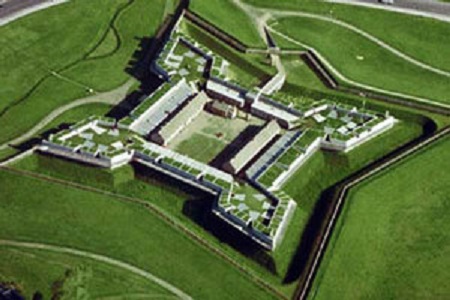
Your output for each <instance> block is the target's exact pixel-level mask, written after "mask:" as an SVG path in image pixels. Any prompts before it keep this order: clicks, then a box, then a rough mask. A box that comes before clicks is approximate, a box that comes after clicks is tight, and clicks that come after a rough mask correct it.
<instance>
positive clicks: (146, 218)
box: [0, 171, 270, 299]
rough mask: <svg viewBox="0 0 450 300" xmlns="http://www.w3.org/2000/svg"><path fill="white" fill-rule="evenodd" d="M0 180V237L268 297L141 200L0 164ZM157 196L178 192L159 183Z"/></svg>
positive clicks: (194, 286)
mask: <svg viewBox="0 0 450 300" xmlns="http://www.w3.org/2000/svg"><path fill="white" fill-rule="evenodd" d="M0 184H1V186H2V197H1V201H0V226H1V228H2V230H1V233H0V238H3V239H20V240H24V241H36V242H43V243H50V244H55V245H62V246H67V247H73V248H77V249H80V250H86V251H90V252H96V253H99V254H102V255H106V256H110V257H113V258H117V259H120V260H123V261H126V262H128V263H131V264H134V265H136V266H139V267H140V268H143V269H145V270H149V271H151V272H152V273H153V274H155V275H157V276H159V277H160V278H162V279H164V280H167V281H168V282H170V283H172V284H174V285H175V286H177V287H179V288H180V289H182V290H183V291H186V292H187V293H188V294H190V295H191V296H192V297H194V298H196V299H228V298H230V299H235V298H236V295H239V296H240V297H244V298H252V297H256V298H257V299H267V298H270V296H269V295H268V294H266V293H265V292H263V291H262V290H261V289H260V288H259V287H258V286H256V285H255V284H253V283H251V282H250V281H249V280H248V278H247V277H246V276H244V275H241V273H239V272H238V271H237V270H236V269H235V268H234V267H232V266H230V265H229V264H228V263H226V262H225V261H223V260H222V259H220V258H218V257H217V256H216V255H215V254H212V253H211V252H209V251H207V250H205V249H204V248H203V247H201V246H199V245H198V244H197V243H195V242H193V241H192V240H190V239H188V238H187V237H186V236H185V235H184V234H182V233H181V232H178V231H177V230H175V229H174V228H172V227H171V226H169V225H167V224H166V223H165V222H163V221H161V220H160V219H159V218H158V217H156V216H155V215H153V214H152V213H150V212H149V211H147V210H146V209H144V208H143V207H142V206H141V205H134V204H130V203H124V202H120V201H117V200H115V199H114V198H111V197H108V196H103V195H101V194H96V193H92V192H88V191H83V190H78V189H73V188H68V187H65V186H63V185H60V184H54V183H49V182H45V181H41V180H37V179H31V178H28V177H23V176H18V175H15V174H12V173H9V172H5V171H1V172H0ZM158 193H159V192H158V191H157V193H156V194H154V195H158ZM155 197H157V196H155ZM163 197H164V198H165V199H164V200H166V201H174V202H176V201H178V199H179V197H180V195H177V194H174V193H171V192H170V191H167V190H165V192H164V194H163ZM211 274H214V276H211ZM230 286H232V287H233V289H229V288H227V287H230ZM218 291H220V292H218Z"/></svg>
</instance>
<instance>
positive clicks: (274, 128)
mask: <svg viewBox="0 0 450 300" xmlns="http://www.w3.org/2000/svg"><path fill="white" fill-rule="evenodd" d="M279 132H280V126H279V125H278V123H277V122H276V121H270V122H269V123H267V124H266V125H265V126H264V128H263V129H261V131H260V132H258V134H257V135H255V136H254V137H253V139H252V140H251V141H250V142H249V143H247V145H245V146H244V147H243V148H242V149H241V151H239V152H238V153H237V154H236V156H234V157H233V158H232V159H231V161H230V164H231V166H232V167H233V168H234V170H235V172H239V171H240V170H241V169H242V168H243V167H244V166H245V165H246V164H247V163H249V162H250V160H251V159H252V158H253V157H254V156H255V155H256V154H257V153H258V152H259V151H261V149H262V148H264V146H266V145H267V144H268V143H269V142H270V141H271V140H272V139H273V138H274V137H275V136H276V135H277V134H278V133H279Z"/></svg>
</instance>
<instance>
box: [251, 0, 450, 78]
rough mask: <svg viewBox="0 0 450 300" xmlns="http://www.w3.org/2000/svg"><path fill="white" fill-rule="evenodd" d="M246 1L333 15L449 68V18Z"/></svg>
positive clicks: (296, 0)
mask: <svg viewBox="0 0 450 300" xmlns="http://www.w3.org/2000/svg"><path fill="white" fill-rule="evenodd" d="M244 2H246V3H249V4H252V5H255V6H263V7H268V8H274V9H282V10H289V11H295V10H297V11H304V12H311V13H315V14H321V15H324V16H327V17H330V16H332V17H333V18H335V19H338V20H342V21H345V22H346V23H349V24H352V25H354V26H356V27H358V28H360V29H362V30H364V31H366V32H368V33H370V34H371V35H373V36H375V37H377V38H379V39H381V40H382V41H384V42H386V43H388V44H389V45H391V46H393V47H395V48H397V49H399V50H401V51H402V52H404V53H406V54H408V55H410V56H412V57H414V58H416V59H418V60H420V61H422V62H424V63H427V64H430V65H431V66H434V67H436V68H440V69H444V70H447V71H450V57H449V56H448V55H446V53H448V52H449V51H450V36H449V35H448V34H447V33H448V32H449V30H450V24H448V22H442V21H438V20H435V19H432V18H424V17H417V16H412V15H407V14H400V13H396V12H390V11H386V10H380V9H371V8H366V7H360V6H352V5H343V4H331V3H324V2H322V3H320V2H318V1H305V0H284V1H271V0H244ZM331 12H332V13H331ZM286 46H288V47H289V45H286Z"/></svg>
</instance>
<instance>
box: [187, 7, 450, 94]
mask: <svg viewBox="0 0 450 300" xmlns="http://www.w3.org/2000/svg"><path fill="white" fill-rule="evenodd" d="M244 2H246V3H248V4H251V5H254V6H257V7H266V8H271V9H282V10H297V11H303V12H309V13H314V14H317V15H323V16H326V17H330V16H332V17H333V18H335V19H339V20H343V21H345V22H347V23H349V24H352V25H354V26H356V27H358V28H360V29H362V30H364V31H366V32H368V33H369V34H371V35H373V36H375V37H377V38H379V39H381V40H382V41H384V42H386V43H388V44H389V45H391V46H393V47H394V48H396V49H398V50H400V51H401V52H403V53H405V54H406V55H409V56H411V57H413V58H415V59H417V60H419V61H421V62H424V63H426V64H429V65H430V66H432V67H435V68H439V69H442V70H446V71H449V70H450V59H449V56H448V55H446V53H447V52H448V51H449V50H450V49H449V46H448V45H450V41H448V39H449V38H450V37H449V35H448V34H446V33H447V32H448V31H449V29H450V25H449V24H447V23H445V22H440V21H436V20H433V19H429V18H422V17H415V16H410V15H402V14H398V13H393V12H386V11H380V10H374V9H368V8H362V7H353V6H349V5H339V4H329V3H317V2H314V3H313V2H311V1H304V0H291V1H268V0H246V1H244ZM194 3H195V2H194ZM227 5H229V4H227ZM227 5H225V6H227ZM197 6H200V4H197ZM192 7H194V8H195V9H197V10H198V13H200V14H202V11H203V16H204V17H205V18H207V19H208V20H210V21H211V22H213V23H215V24H216V25H218V26H219V27H223V28H229V27H232V26H235V25H236V23H237V22H235V18H217V17H216V15H214V16H213V15H212V14H211V12H212V11H215V8H216V7H218V6H217V4H216V3H215V2H213V1H208V2H205V3H203V2H202V5H201V8H199V7H197V8H196V5H192ZM195 9H194V10H195ZM223 11H224V12H226V10H223ZM236 13H238V12H235V13H234V15H236ZM224 14H225V13H224ZM245 19H246V18H243V20H245ZM239 20H241V18H239ZM246 22H247V24H248V25H247V26H246V27H245V28H254V27H255V26H254V24H252V22H251V21H250V20H249V19H247V20H246ZM282 23H284V24H283V25H284V26H282V27H281V28H282V29H283V30H282V31H283V32H285V33H289V35H290V36H291V37H293V38H295V39H297V40H299V41H302V42H305V43H306V44H309V45H310V46H313V47H314V48H316V49H318V50H319V51H320V52H321V53H322V54H323V55H324V56H325V57H326V58H327V59H328V60H330V62H331V63H332V64H333V66H334V67H335V68H337V69H338V70H339V71H340V72H341V73H343V74H344V75H345V76H346V77H348V78H350V79H352V80H354V81H357V82H359V83H363V84H368V85H372V86H374V87H378V88H382V89H386V90H388V91H393V92H400V93H404V94H406V95H413V96H418V97H422V98H424V99H431V100H434V101H438V102H441V103H449V101H450V100H449V97H448V93H447V91H446V90H447V86H448V83H449V78H448V77H446V76H443V75H439V74H435V73H433V72H431V71H428V70H424V69H422V68H420V67H418V66H415V65H413V64H411V63H410V62H408V61H406V60H404V59H402V58H400V57H398V56H395V55H394V54H392V53H391V52H389V51H387V50H385V49H382V48H381V47H379V46H377V45H375V44H374V43H372V42H371V41H369V40H368V39H366V38H363V37H361V36H359V35H358V34H356V33H354V32H350V31H349V30H347V29H343V28H342V27H339V26H337V25H332V24H331V23H328V22H324V21H313V20H311V19H305V18H300V17H295V18H291V19H287V20H283V21H282ZM229 32H230V33H233V34H237V35H239V34H240V31H239V30H234V31H229ZM324 35H325V37H326V38H324ZM276 40H277V41H278V43H279V44H280V45H281V46H282V47H287V48H300V49H301V47H298V46H294V45H293V44H292V43H290V42H289V41H286V40H284V39H282V38H276ZM358 56H362V57H364V59H363V60H362V61H360V60H357V57H358ZM424 82H426V84H424Z"/></svg>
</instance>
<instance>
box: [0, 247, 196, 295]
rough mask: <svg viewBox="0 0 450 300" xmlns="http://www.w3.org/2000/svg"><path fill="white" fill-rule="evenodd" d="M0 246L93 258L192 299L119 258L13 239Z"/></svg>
mask: <svg viewBox="0 0 450 300" xmlns="http://www.w3.org/2000/svg"><path fill="white" fill-rule="evenodd" d="M0 246H10V247H16V248H26V249H34V250H46V251H51V252H57V253H64V254H70V255H75V256H80V257H84V258H89V259H93V260H95V261H98V262H102V263H106V264H109V265H112V266H115V267H118V268H120V269H123V270H126V271H129V272H131V273H134V274H136V275H138V276H141V277H143V278H145V279H148V280H150V281H152V282H154V283H156V284H158V285H159V286H161V287H163V288H165V289H166V290H168V291H170V292H171V293H173V294H175V295H177V296H178V297H179V298H180V299H192V298H191V297H190V296H189V295H187V294H186V293H184V292H183V291H181V290H180V289H178V288H176V287H175V286H173V285H172V284H170V283H168V282H166V281H164V280H162V279H161V278H159V277H157V276H155V275H153V274H152V273H150V272H147V271H145V270H142V269H140V268H138V267H135V266H133V265H131V264H128V263H126V262H123V261H120V260H117V259H114V258H111V257H107V256H104V255H100V254H95V253H91V252H87V251H82V250H77V249H73V248H68V247H60V246H54V245H48V244H44V243H29V242H19V241H13V240H0Z"/></svg>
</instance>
